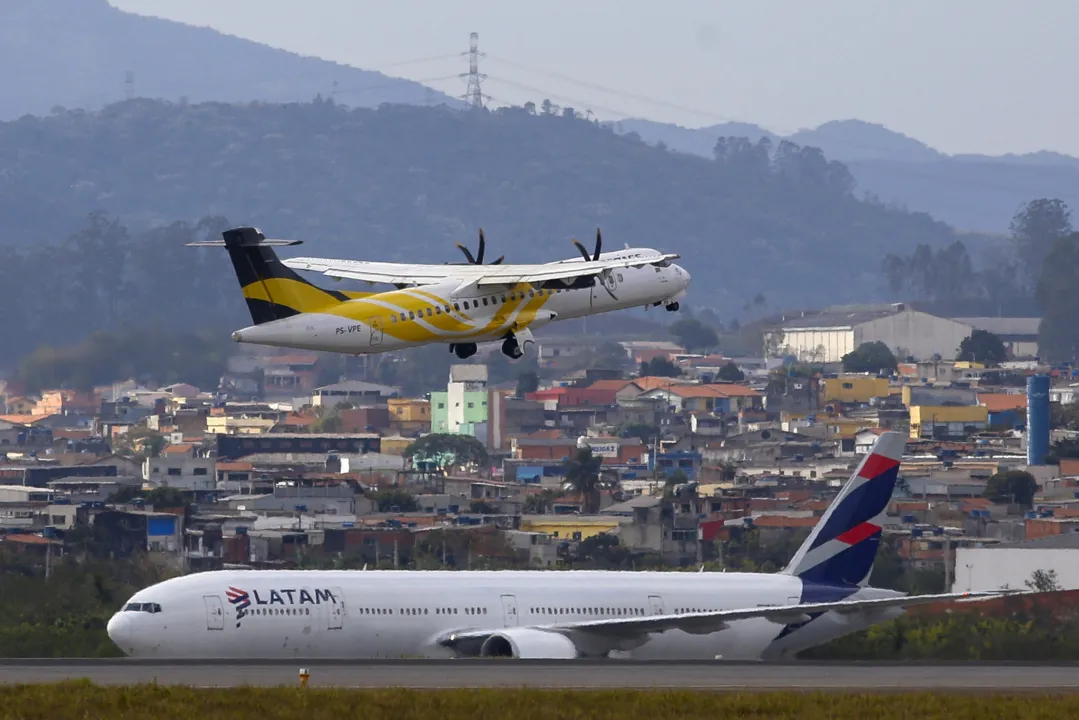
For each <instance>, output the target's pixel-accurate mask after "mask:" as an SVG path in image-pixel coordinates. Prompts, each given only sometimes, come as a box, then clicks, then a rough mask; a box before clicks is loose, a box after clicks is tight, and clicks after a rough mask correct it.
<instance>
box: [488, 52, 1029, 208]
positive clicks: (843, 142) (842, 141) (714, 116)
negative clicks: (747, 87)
mask: <svg viewBox="0 0 1079 720" xmlns="http://www.w3.org/2000/svg"><path fill="white" fill-rule="evenodd" d="M490 58H491V59H492V60H495V61H497V62H501V63H505V64H507V65H513V66H516V67H519V68H521V69H522V70H528V71H530V72H535V73H538V74H540V75H546V76H548V77H551V78H553V79H557V80H561V81H564V82H568V83H572V84H575V85H579V86H581V87H587V88H591V89H593V90H598V91H600V92H605V93H609V94H611V95H620V96H622V97H625V98H628V99H632V100H637V101H640V102H645V103H649V104H651V105H655V106H658V107H665V108H669V109H672V110H678V111H680V112H687V113H691V114H695V115H699V116H701V117H706V118H708V119H710V120H716V121H719V122H735V123H747V124H755V123H749V122H748V121H746V120H740V119H738V118H733V117H730V116H727V115H720V114H718V113H714V112H711V111H708V110H701V109H699V108H692V107H688V106H686V105H679V104H677V103H670V102H666V101H663V100H657V99H655V98H650V97H647V96H645V95H640V94H637V93H631V92H626V91H624V90H618V89H616V88H611V87H607V86H605V85H599V84H597V83H591V82H587V81H585V80H581V79H579V78H575V77H572V76H570V75H564V74H562V73H558V72H553V71H549V70H543V69H540V68H535V67H531V66H529V65H525V64H524V63H519V62H516V61H513V60H508V59H506V58H503V57H499V56H494V55H492V56H490ZM492 79H497V78H492ZM503 82H509V81H503ZM518 86H521V85H520V84H518ZM526 89H527V88H526ZM531 91H532V92H543V91H542V90H539V89H536V88H531ZM552 97H555V96H553V95H552ZM565 99H568V100H570V101H571V102H579V101H577V100H572V99H571V98H565ZM592 107H595V108H597V109H601V110H604V111H605V112H614V113H615V114H618V115H623V116H626V117H632V116H633V114H634V113H627V112H624V111H613V110H611V109H610V108H602V107H601V106H599V105H592ZM762 130H763V128H762ZM766 132H770V134H774V135H778V136H780V137H782V136H784V135H788V136H789V135H794V134H795V133H796V132H798V131H797V130H789V129H783V128H779V129H777V130H773V131H766ZM829 142H830V143H833V144H835V145H839V146H841V147H846V148H849V149H852V150H867V151H873V150H876V148H875V147H872V146H870V145H866V144H863V143H858V142H857V141H851V140H849V139H846V138H834V137H833V138H829ZM945 157H947V156H945ZM888 169H889V170H890V171H892V172H897V173H900V174H906V175H909V176H912V177H918V178H922V179H927V180H934V181H937V182H943V183H947V184H952V185H968V186H971V187H984V188H987V189H993V190H1004V191H1011V192H1020V193H1026V194H1034V195H1037V194H1039V193H1040V192H1041V191H1039V190H1035V189H1033V188H1020V187H1015V186H1009V185H1001V184H1000V183H994V182H987V181H985V180H955V179H952V178H945V177H942V176H941V175H937V174H934V173H928V172H924V171H921V170H918V169H917V168H914V167H909V166H906V165H902V166H900V165H890V166H889V167H888Z"/></svg>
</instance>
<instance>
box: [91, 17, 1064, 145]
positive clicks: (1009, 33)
mask: <svg viewBox="0 0 1079 720" xmlns="http://www.w3.org/2000/svg"><path fill="white" fill-rule="evenodd" d="M110 1H111V2H112V3H113V5H115V6H117V7H120V8H122V9H125V10H130V11H133V12H138V13H142V14H147V15H157V16H159V17H165V18H169V19H172V20H179V21H182V22H187V23H191V24H194V25H208V26H210V27H213V28H215V29H217V30H220V31H222V32H225V33H228V34H230V35H238V36H241V37H246V38H249V39H252V40H256V41H259V42H263V43H266V44H269V45H272V46H275V47H280V48H284V49H286V50H291V51H293V52H298V53H302V54H306V55H316V56H319V57H323V58H326V59H328V60H335V61H337V62H342V63H347V64H350V65H355V66H357V67H362V68H370V69H377V70H381V71H383V72H386V73H387V74H390V75H395V76H400V77H408V78H412V79H415V80H425V79H427V78H439V77H445V76H447V75H452V74H454V73H457V72H463V71H465V70H466V69H467V64H466V60H465V59H464V58H463V57H449V58H442V59H438V60H432V61H430V62H416V63H409V62H407V61H412V60H417V59H421V58H430V57H434V56H443V55H450V54H453V53H456V52H459V51H463V50H465V49H467V47H468V35H469V33H470V32H478V33H479V41H480V49H481V51H484V52H486V53H488V57H486V58H484V59H483V60H482V61H481V67H480V69H481V71H482V72H485V73H487V74H488V75H489V76H490V77H489V78H488V80H487V81H486V82H485V84H484V90H485V91H486V92H487V93H489V94H490V95H491V96H493V97H494V98H495V99H496V100H501V101H504V102H511V103H514V104H519V103H521V102H524V101H525V100H534V101H539V100H541V99H543V98H544V97H550V98H551V100H553V101H555V102H558V103H560V104H564V105H572V106H574V107H576V108H578V109H584V108H587V107H591V109H592V110H593V111H594V112H595V113H596V115H597V116H599V117H601V118H604V119H607V118H612V119H613V118H616V117H619V116H625V115H633V116H637V117H647V118H651V119H655V120H662V121H666V122H676V123H679V124H681V125H686V126H690V127H696V126H701V125H711V124H714V123H717V122H723V121H727V120H741V121H747V122H754V123H757V124H759V125H762V126H764V127H767V128H768V129H771V130H773V131H776V132H780V133H789V132H793V131H795V130H798V129H800V128H804V127H813V126H816V125H819V124H820V123H822V122H826V121H828V120H837V119H846V118H858V119H861V120H867V121H870V122H878V123H881V124H883V125H886V126H888V127H890V128H892V129H893V130H897V131H899V132H903V133H906V134H908V135H911V136H912V137H915V138H918V139H919V140H922V141H924V142H927V143H929V144H930V145H932V146H934V147H936V148H937V149H939V150H942V151H944V152H949V153H959V152H980V153H989V154H999V153H1006V152H1030V151H1034V150H1040V149H1051V150H1058V151H1060V152H1066V153H1068V154H1071V155H1079V124H1077V123H1076V118H1077V117H1079V93H1077V92H1076V91H1075V72H1076V70H1075V68H1076V67H1077V66H1079V43H1076V42H1075V28H1076V27H1079V2H1077V1H1076V0H1037V1H1036V2H1028V3H1023V2H1019V0H889V1H887V2H886V1H885V0H665V1H662V2H661V1H658V0H543V1H542V2H539V1H538V0H393V1H389V0H381V1H380V2H370V1H368V2H363V1H362V0H305V2H302V3H301V2H299V1H298V0H225V1H222V0H110ZM398 63H400V64H398ZM560 76H561V77H560ZM511 83H515V84H511ZM581 83H585V85H582V84H581ZM429 84H430V85H431V86H432V87H436V88H438V89H439V90H442V91H444V92H447V93H450V94H454V95H457V94H460V93H462V92H463V91H464V81H463V80H459V79H449V80H439V81H435V82H430V83H429ZM521 86H528V87H530V88H534V89H531V90H529V89H526V88H524V87H521ZM599 88H605V89H608V90H614V91H617V92H607V91H601V90H600V89H599ZM342 99H346V100H347V96H346V95H344V94H343V95H342Z"/></svg>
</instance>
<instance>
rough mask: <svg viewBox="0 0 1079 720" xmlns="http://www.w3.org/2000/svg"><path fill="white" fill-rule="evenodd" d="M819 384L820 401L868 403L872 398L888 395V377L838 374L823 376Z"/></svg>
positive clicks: (825, 402)
mask: <svg viewBox="0 0 1079 720" xmlns="http://www.w3.org/2000/svg"><path fill="white" fill-rule="evenodd" d="M820 385H821V403H823V404H828V403H859V404H863V405H864V404H868V403H869V401H870V400H872V399H874V398H886V397H888V392H889V388H888V378H882V377H877V376H875V375H840V376H839V377H834V378H824V379H823V380H821V382H820Z"/></svg>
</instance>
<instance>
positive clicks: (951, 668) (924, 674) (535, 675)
mask: <svg viewBox="0 0 1079 720" xmlns="http://www.w3.org/2000/svg"><path fill="white" fill-rule="evenodd" d="M303 666H304V667H307V668H308V669H309V670H310V679H309V685H310V686H312V687H319V686H321V687H331V686H332V687H358V688H360V687H367V688H371V687H411V688H450V687H547V688H698V689H709V690H734V689H761V690H764V689H768V690H774V689H796V690H816V689H825V690H901V689H908V690H919V689H922V690H924V689H940V690H944V689H947V690H990V689H991V690H1011V691H1020V690H1041V691H1049V690H1053V691H1069V692H1075V691H1079V664H1075V665H1015V664H965V665H914V664H871V665H869V664H864V665H849V664H848V665H843V664H831V663H798V664H781V665H759V664H734V663H723V662H714V663H636V662H628V661H613V662H612V661H607V662H566V661H561V662H547V661H513V660H499V661H493V662H492V661H473V660H457V661H448V662H447V661H411V662H370V663H362V662H349V663H346V662H315V661H311V662H304V663H303ZM300 667H301V664H300V663H298V662H289V663H281V662H258V663H243V664H238V663H224V662H218V661H199V662H172V663H167V662H158V663H156V664H155V663H150V662H146V661H130V660H129V661H108V662H102V661H44V660H20V661H9V660H4V661H0V683H39V682H56V681H60V680H70V679H80V678H86V679H89V680H91V681H93V682H96V683H99V684H132V683H143V682H157V683H162V684H181V685H193V686H199V687H231V686H237V685H257V686H274V685H295V684H297V683H298V674H299V668H300Z"/></svg>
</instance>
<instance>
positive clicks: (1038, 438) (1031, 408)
mask: <svg viewBox="0 0 1079 720" xmlns="http://www.w3.org/2000/svg"><path fill="white" fill-rule="evenodd" d="M1048 454H1049V376H1048V375H1032V376H1030V377H1028V378H1027V465H1044V464H1045V456H1046V455H1048Z"/></svg>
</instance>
